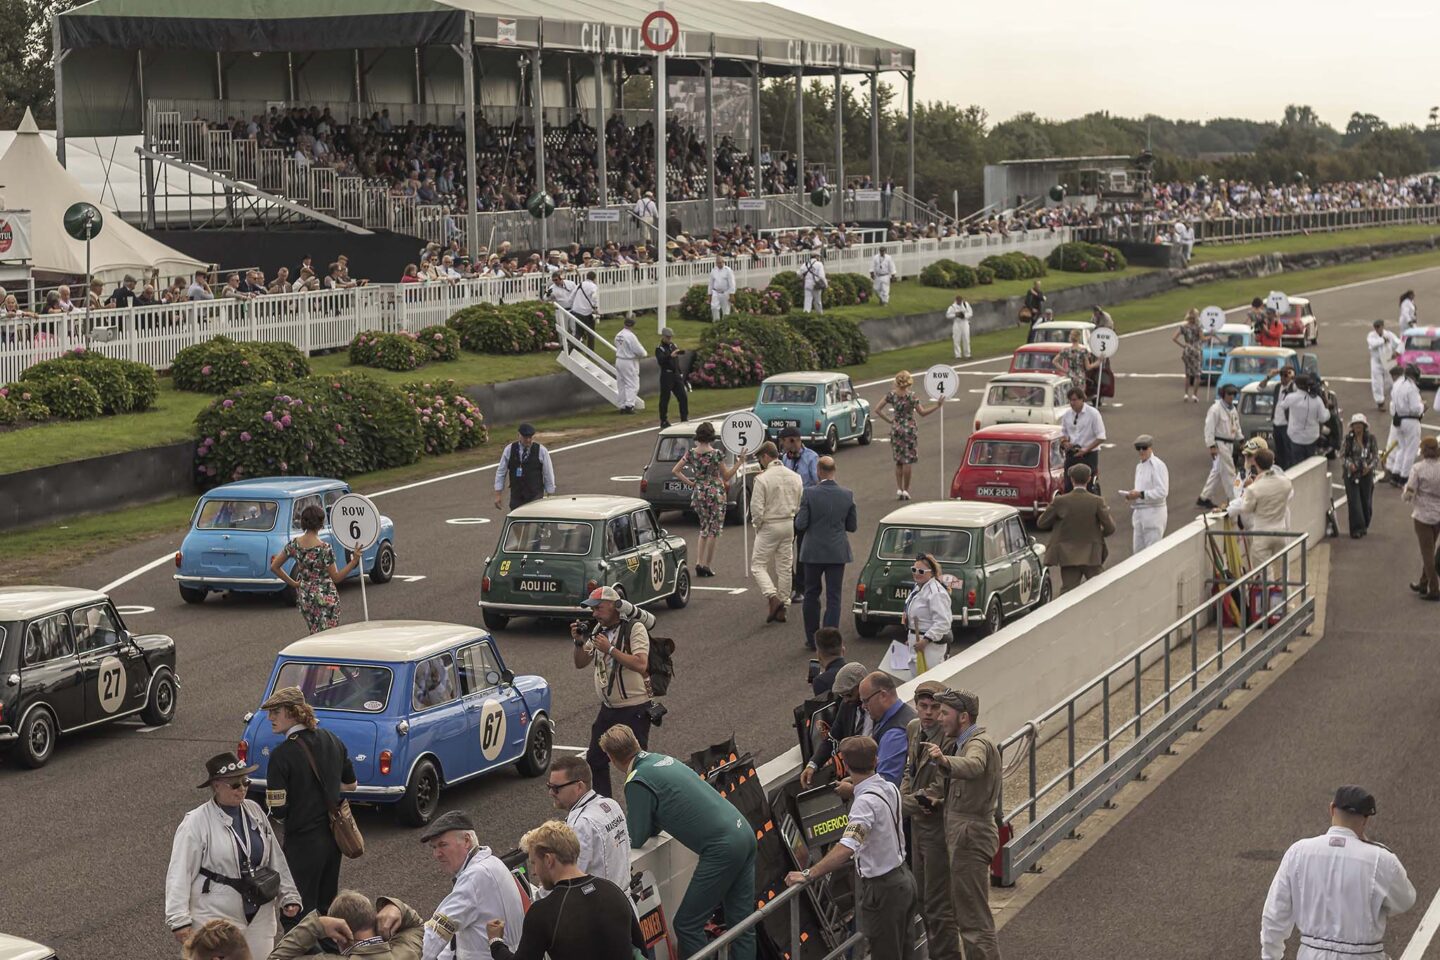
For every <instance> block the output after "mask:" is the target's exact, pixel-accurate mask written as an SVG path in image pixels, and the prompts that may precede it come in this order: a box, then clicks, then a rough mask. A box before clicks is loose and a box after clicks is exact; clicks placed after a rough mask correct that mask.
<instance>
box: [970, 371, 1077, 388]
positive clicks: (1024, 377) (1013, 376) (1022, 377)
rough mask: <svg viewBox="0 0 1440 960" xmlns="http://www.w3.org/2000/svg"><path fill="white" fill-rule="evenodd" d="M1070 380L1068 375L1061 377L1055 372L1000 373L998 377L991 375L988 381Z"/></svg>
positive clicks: (1053, 382) (1051, 383)
mask: <svg viewBox="0 0 1440 960" xmlns="http://www.w3.org/2000/svg"><path fill="white" fill-rule="evenodd" d="M1061 380H1063V381H1065V382H1066V383H1069V382H1070V378H1069V377H1062V376H1060V375H1059V374H1057V373H1002V374H1000V375H999V376H998V377H991V378H990V380H989V381H988V382H989V383H1001V382H1004V383H1044V384H1047V385H1053V384H1055V383H1058V382H1059V381H1061Z"/></svg>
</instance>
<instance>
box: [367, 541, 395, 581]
mask: <svg viewBox="0 0 1440 960" xmlns="http://www.w3.org/2000/svg"><path fill="white" fill-rule="evenodd" d="M393 576H395V548H394V547H392V546H390V544H389V542H388V541H387V542H385V543H382V544H380V552H379V553H377V554H375V565H374V566H372V567H371V568H370V582H371V583H389V582H390V578H391V577H393Z"/></svg>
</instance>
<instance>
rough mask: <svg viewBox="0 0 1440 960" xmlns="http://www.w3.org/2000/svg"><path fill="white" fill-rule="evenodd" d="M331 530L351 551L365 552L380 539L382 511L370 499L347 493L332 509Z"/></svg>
mask: <svg viewBox="0 0 1440 960" xmlns="http://www.w3.org/2000/svg"><path fill="white" fill-rule="evenodd" d="M330 529H331V530H333V531H335V539H337V540H339V541H340V543H341V544H343V545H344V546H345V547H348V548H349V549H351V550H364V549H365V548H366V547H369V546H370V545H371V544H372V543H374V542H375V541H376V540H377V539H379V537H380V511H379V510H376V509H375V504H374V503H373V502H371V500H370V498H369V497H362V496H360V494H358V493H347V494H345V495H344V496H343V497H341V498H340V499H338V500H336V501H335V503H334V505H333V506H331V507H330Z"/></svg>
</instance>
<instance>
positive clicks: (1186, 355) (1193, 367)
mask: <svg viewBox="0 0 1440 960" xmlns="http://www.w3.org/2000/svg"><path fill="white" fill-rule="evenodd" d="M1213 339H1214V338H1213V337H1207V336H1206V335H1205V331H1204V330H1203V329H1202V328H1201V327H1200V311H1199V310H1196V309H1195V308H1194V307H1191V308H1190V309H1189V310H1188V311H1186V313H1185V322H1184V323H1182V324H1180V328H1179V329H1178V330H1176V331H1175V335H1174V336H1173V337H1171V338H1170V340H1171V342H1172V343H1175V344H1177V345H1178V346H1179V347H1180V362H1181V363H1183V364H1185V397H1184V399H1185V402H1186V403H1199V402H1200V393H1199V390H1200V344H1201V343H1203V342H1204V341H1206V340H1213Z"/></svg>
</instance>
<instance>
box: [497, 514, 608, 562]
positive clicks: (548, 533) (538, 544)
mask: <svg viewBox="0 0 1440 960" xmlns="http://www.w3.org/2000/svg"><path fill="white" fill-rule="evenodd" d="M594 533H595V528H594V527H592V526H591V525H590V524H589V523H586V522H585V521H583V520H512V521H511V522H510V525H509V526H508V527H506V528H505V544H504V546H502V547H501V548H500V549H502V550H504V551H505V552H506V553H563V554H568V555H571V556H578V557H583V556H586V555H587V554H589V553H590V539H591V537H592V536H593V535H594Z"/></svg>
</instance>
